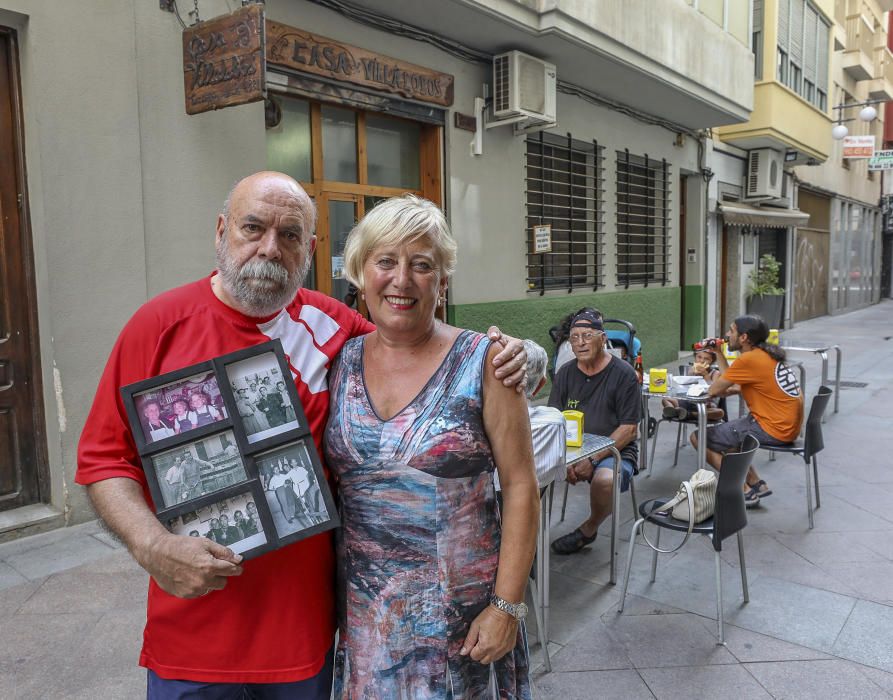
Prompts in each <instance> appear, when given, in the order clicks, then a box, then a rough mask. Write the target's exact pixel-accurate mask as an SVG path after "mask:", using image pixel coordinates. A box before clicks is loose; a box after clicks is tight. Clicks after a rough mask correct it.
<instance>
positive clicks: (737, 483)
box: [713, 435, 760, 551]
mask: <svg viewBox="0 0 893 700" xmlns="http://www.w3.org/2000/svg"><path fill="white" fill-rule="evenodd" d="M759 447H760V443H759V442H758V441H757V439H756V438H755V437H754V436H753V435H747V436H746V437H745V438H744V442H743V443H742V445H741V448H740V451H739V452H729V453H727V454H726V455H724V456H723V458H722V464H721V465H720V469H719V481H718V483H717V484H716V510H715V511H714V513H713V548H714V549H715V550H716V551H719V550H720V549H722V541H723V540H724V539H725V538H726V537H728V536H729V535H734V534H735V533H736V532H738V530H740V529H741V528H743V527H744V526H745V525H747V510H746V509H745V506H744V479H745V478H747V469H748V467H750V463H751V461H752V459H753V456H754V453H755V452H756V451H757V450H758V449H759Z"/></svg>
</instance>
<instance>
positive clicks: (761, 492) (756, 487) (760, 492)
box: [748, 479, 772, 498]
mask: <svg viewBox="0 0 893 700" xmlns="http://www.w3.org/2000/svg"><path fill="white" fill-rule="evenodd" d="M748 486H750V489H749V490H748V493H755V494H756V495H757V496H759V497H760V498H766V496H771V495H772V489H770V488H769V484H767V483H766V482H765V481H763V480H762V479H760V480H759V481H758V482H757V483H755V484H748ZM761 487H762V488H761Z"/></svg>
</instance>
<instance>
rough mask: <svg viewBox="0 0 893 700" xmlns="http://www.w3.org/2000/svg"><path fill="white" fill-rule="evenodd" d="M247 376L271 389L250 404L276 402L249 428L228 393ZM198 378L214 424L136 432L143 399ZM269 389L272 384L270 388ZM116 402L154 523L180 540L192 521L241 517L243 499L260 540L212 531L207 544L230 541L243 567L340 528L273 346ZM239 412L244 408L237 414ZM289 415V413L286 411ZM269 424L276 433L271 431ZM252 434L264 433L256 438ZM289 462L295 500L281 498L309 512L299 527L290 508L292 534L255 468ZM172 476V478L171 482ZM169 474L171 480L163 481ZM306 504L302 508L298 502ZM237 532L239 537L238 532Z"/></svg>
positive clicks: (129, 392) (138, 385) (194, 369)
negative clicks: (212, 404) (212, 388)
mask: <svg viewBox="0 0 893 700" xmlns="http://www.w3.org/2000/svg"><path fill="white" fill-rule="evenodd" d="M245 368H247V369H245ZM252 369H254V370H255V376H256V378H257V377H269V378H270V382H269V383H267V384H266V386H269V387H271V388H270V390H269V391H266V392H260V391H258V396H261V395H263V396H269V395H270V394H271V393H273V389H272V387H276V388H275V393H276V394H277V398H274V399H271V400H269V401H266V402H265V403H264V406H265V407H267V409H268V410H267V411H266V412H265V416H266V415H270V416H271V417H270V418H269V419H268V420H267V421H265V422H259V421H257V420H254V421H251V420H249V418H250V415H242V413H243V412H245V411H247V408H246V406H245V400H244V399H243V398H238V397H237V395H236V391H235V390H238V389H240V388H241V387H242V385H244V383H245V378H246V376H247V375H246V374H244V373H243V372H242V370H245V371H246V372H249V370H252ZM249 373H250V372H249ZM200 376H206V377H210V376H213V378H214V381H215V382H216V389H217V390H218V391H219V396H220V399H222V407H221V409H222V410H220V411H219V412H220V413H221V414H222V415H220V417H219V419H215V420H213V422H210V423H208V424H206V425H199V426H198V427H193V428H191V429H188V430H186V431H182V432H179V433H175V434H173V435H167V436H161V437H159V438H157V439H152V436H151V434H149V432H148V430H147V429H146V428H145V426H144V422H143V416H142V415H141V411H140V405H141V404H140V400H141V398H140V397H143V396H145V395H146V394H150V399H149V402H152V401H155V399H154V398H151V397H154V396H155V395H156V394H159V393H161V392H162V390H163V389H165V388H167V387H170V386H172V385H173V386H177V384H178V382H185V381H187V380H190V379H191V378H195V377H200ZM273 379H275V380H276V381H275V383H274V382H273ZM280 382H281V384H282V386H281V387H280V386H279V383H280ZM202 386H204V384H203V385H202ZM205 393H207V392H205ZM121 396H122V398H123V400H124V406H125V409H126V412H127V418H128V421H129V422H130V428H131V432H132V434H133V439H134V442H135V444H136V448H137V452H138V453H139V457H140V461H141V464H142V467H143V471H144V472H145V475H146V481H147V483H148V486H149V493H150V494H151V497H152V501H153V504H154V506H155V512H156V517H157V518H158V519H159V520H160V521H161V522H162V524H164V525H165V527H168V529H171V531H177V532H178V533H180V534H187V535H188V534H189V533H190V532H191V531H192V530H190V529H189V528H187V525H188V524H189V522H191V519H192V518H193V517H195V518H198V517H199V516H198V514H199V513H201V514H203V515H207V514H209V513H214V512H217V513H224V512H226V511H229V510H231V511H232V512H233V515H235V512H236V511H237V510H241V509H240V508H237V507H236V504H238V503H243V502H244V503H248V502H249V501H248V500H246V499H249V498H250V499H251V501H250V502H252V503H253V504H254V509H255V510H256V513H257V521H258V525H259V527H258V531H259V532H262V533H263V537H262V538H259V537H255V534H257V533H253V534H251V535H249V536H248V537H244V538H242V539H240V540H235V539H234V538H233V537H231V536H228V535H221V534H220V530H214V532H215V533H216V534H215V535H214V539H215V541H222V542H223V543H227V542H230V541H233V542H234V544H235V547H236V548H238V549H239V551H238V552H237V553H239V554H241V555H242V557H243V558H245V559H251V558H253V557H256V556H260V555H261V554H264V553H266V552H269V551H272V550H274V549H278V548H280V547H284V546H287V545H289V544H292V543H294V542H297V541H299V540H303V539H305V538H307V537H311V536H313V535H316V534H319V533H321V532H324V531H326V530H330V529H333V528H335V527H338V526H339V525H340V524H341V523H340V518H339V515H338V511H337V508H336V506H335V501H334V498H333V496H332V492H331V489H330V488H329V484H328V481H327V479H326V476H325V472H324V470H323V467H322V462H321V461H320V458H319V455H318V453H317V451H316V446H315V444H314V442H313V436H312V434H311V431H310V424H309V422H308V421H307V417H306V414H305V413H304V408H303V406H302V404H301V400H300V397H299V396H298V391H297V387H296V386H295V382H294V377H293V375H292V373H291V369H290V367H289V365H288V361H287V359H286V356H285V352H284V351H283V349H282V343H281V342H280V341H279V340H278V339H274V340H270V341H268V342H264V343H260V344H258V345H254V346H252V347H249V348H244V349H242V350H238V351H236V352H233V353H230V354H227V355H223V356H220V357H216V358H213V359H211V360H208V361H206V362H201V363H198V364H194V365H190V366H189V367H184V368H182V369H178V370H175V371H173V372H168V373H166V374H163V375H159V376H157V377H152V378H150V379H145V380H143V381H140V382H135V383H133V384H129V385H127V386H125V387H122V388H121ZM177 400H181V399H177ZM259 401H260V399H257V400H256V401H255V402H254V403H253V404H252V405H253V406H255V407H256V405H257V403H259ZM156 402H157V401H156ZM240 402H242V404H243V405H242V406H241V408H242V409H243V411H242V412H240ZM249 403H250V402H249ZM146 405H148V403H145V402H144V404H143V408H145V406H146ZM197 406H198V408H199V409H200V408H201V407H202V406H201V401H199V402H198V404H197ZM289 407H290V408H291V409H292V410H291V412H289V411H288V410H287V409H288V408H289ZM280 411H281V413H280ZM283 417H284V418H283ZM274 422H275V423H276V424H275V425H272V423H274ZM264 426H265V427H264ZM259 427H260V428H263V429H261V430H259ZM292 452H293V453H294V454H295V458H296V459H298V465H296V466H295V470H296V471H294V472H293V474H292V476H291V481H290V482H289V484H290V485H291V486H292V487H293V489H294V494H295V495H294V498H291V497H289V498H288V501H287V502H288V503H290V504H293V503H297V502H304V501H306V502H310V503H312V504H313V512H312V513H310V512H309V511H308V509H307V508H306V507H304V508H302V509H301V514H302V517H300V518H299V517H298V516H297V513H296V510H297V506H295V508H293V509H292V511H291V514H292V516H293V522H292V523H291V524H290V525H292V526H293V527H292V526H289V527H283V524H282V523H283V522H284V521H283V520H282V518H283V514H284V513H285V511H284V510H282V507H281V506H280V504H279V501H274V503H273V505H274V506H279V508H278V512H275V513H274V510H273V509H271V507H270V499H268V493H267V491H266V488H265V487H266V484H265V483H264V482H265V478H264V476H263V475H262V474H261V472H260V470H259V465H260V466H263V468H264V469H266V468H267V467H266V466H265V465H266V464H267V460H269V459H270V455H275V456H276V457H277V458H279V457H282V458H285V455H288V454H290V453H292ZM178 453H179V454H178ZM187 455H189V456H187ZM178 457H179V459H180V461H179V462H178V461H177V458H178ZM196 461H200V462H201V463H202V464H199V465H198V470H197V471H194V470H193V468H192V467H191V466H189V467H188V469H189V471H188V472H187V471H186V470H187V466H186V465H187V464H189V465H191V464H192V463H194V462H196ZM174 467H177V468H178V469H179V470H180V471H174V472H171V469H172V468H174ZM187 473H188V474H192V475H193V477H194V480H187V477H186V476H185V475H186V474H187ZM171 474H173V479H171V480H168V476H169V475H171ZM304 481H306V482H307V486H306V487H304V486H302V485H300V484H299V486H298V487H297V488H295V487H294V484H295V482H300V483H301V484H303V482H304ZM301 491H303V492H302V493H301ZM280 494H285V495H286V496H287V493H286V492H285V491H283V490H280ZM305 496H306V497H307V499H309V500H307V499H304V497H305ZM240 499H241V500H240ZM302 499H304V500H302ZM246 507H247V506H246ZM245 516H246V514H245V513H241V517H242V518H243V519H244V518H245ZM221 517H222V516H221ZM227 517H228V516H227ZM296 523H297V524H296ZM230 527H232V523H230ZM245 527H249V528H253V527H254V523H253V520H252V521H251V522H246V523H245ZM203 530H204V531H203ZM236 530H238V531H239V532H240V533H243V530H242V528H241V527H239V528H236ZM211 531H212V529H211V528H210V526H209V525H206V524H205V521H200V526H199V534H200V535H205V534H206V533H207V532H211ZM230 532H231V533H232V532H234V531H232V530H230ZM243 534H244V533H243ZM261 540H263V541H261ZM228 546H230V545H228ZM231 548H232V547H231Z"/></svg>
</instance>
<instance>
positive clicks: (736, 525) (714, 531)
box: [618, 435, 760, 644]
mask: <svg viewBox="0 0 893 700" xmlns="http://www.w3.org/2000/svg"><path fill="white" fill-rule="evenodd" d="M759 446H760V443H759V442H758V441H757V439H756V438H755V437H753V436H752V435H748V436H747V437H745V438H744V443H743V444H742V446H741V451H740V452H729V453H728V454H726V455H725V456H723V458H722V464H721V468H720V470H719V481H718V483H717V485H716V508H715V510H714V513H713V517H712V518H708V519H707V520H705V521H704V522H702V523H699V524H697V525H695V526H694V528H693V529H692V533H697V534H699V535H707V536H708V537H710V539H711V541H712V542H713V554H714V564H715V567H714V568H715V574H716V622H717V631H718V637H719V643H720V644H724V643H725V635H724V632H723V614H722V559H721V558H720V556H719V553H720V552H721V551H722V542H723V540H724V539H726V538H727V537H731V536H732V535H737V536H738V561H739V564H740V568H741V588H742V591H743V592H744V602H745V603H747V602H749V601H750V595H749V593H748V591H747V569H746V568H745V563H744V541H743V539H742V538H741V530H743V529H744V527H745V526H746V525H747V510H746V508H745V506H744V480H745V478H746V477H747V469H748V467H749V466H750V463H751V460H752V459H753V455H754V453H755V452H756V451H757V449H758V448H759ZM668 500H670V499H668V498H655V499H652V500H650V501H646V502H645V503H643V504H642V505H640V506H639V515H640V516H641V517H640V518H639V519H638V520H636V522H635V523H634V524H633V529H632V534H631V535H630V538H629V556H628V557H627V559H626V577H625V578H624V581H623V594H622V595H621V597H620V609H619V610H618V612H621V613H622V612H623V606H624V604H625V603H626V589H627V587H628V586H629V572H630V570H631V568H632V563H633V555H634V554H635V551H636V533H638V531H639V529H640V528H641V527H643V525H644V523H645V521H646V520H647V521H648V522H651V523H654V524H655V525H657V527H658V529H657V541H656V542H655V544H654V547H660V533H661V530H662V529H667V530H676V531H680V532H688V523H687V522H682V521H681V520H674V519H673V518H672V517H671V516H670V515H669V513H654V511H655V510H656V509H657V508H660V507H661V506H662V505H663V504H664V503H666V502H667V501H668ZM683 544H684V543H683ZM661 551H664V552H670V551H674V550H661ZM657 554H658V550H657V549H654V551H653V553H652V557H651V582H652V583H654V579H655V578H656V576H657Z"/></svg>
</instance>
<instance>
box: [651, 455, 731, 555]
mask: <svg viewBox="0 0 893 700" xmlns="http://www.w3.org/2000/svg"><path fill="white" fill-rule="evenodd" d="M716 483H717V479H716V474H715V473H714V472H712V471H710V470H709V469H698V471H696V472H695V473H694V474H692V475H691V476H690V477H689V478H688V479H687V480H686V481H683V482H682V483H681V484H680V485H679V490H678V491H676V495H675V496H674V497H673V498H671V499H670V500H669V501H667V502H666V503H664V504H663V505H662V506H661V507H660V508H655V509H654V510H653V511H652V513H666V512H667V511H669V514H670V517H671V518H673V519H674V520H681V521H683V522H687V523H688V531H687V532H686V533H685V538H684V539H683V540H682V542H680V543H679V545H678V546H677V547H674V548H673V549H660V548H659V547H657V546H656V545H654V544H652V543H651V542H650V541H649V540H648V537H647V536H646V534H645V528H644V527H643V528H642V537H643V538H644V539H645V542H646V544H647V545H648V546H649V547H651V549H653V550H655V551H656V552H661V553H663V554H668V553H670V552H675V551H676V550H677V549H680V548H681V547H682V546H683V545H684V544H685V543H686V542H687V541H688V538H689V537H690V536H691V533H692V530H693V529H694V526H695V525H697V524H698V523H702V522H704V521H705V520H707V518H710V517H713V511H714V509H715V508H716Z"/></svg>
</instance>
